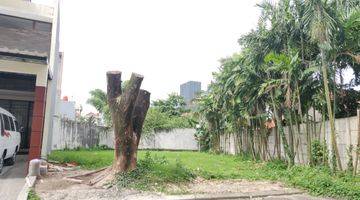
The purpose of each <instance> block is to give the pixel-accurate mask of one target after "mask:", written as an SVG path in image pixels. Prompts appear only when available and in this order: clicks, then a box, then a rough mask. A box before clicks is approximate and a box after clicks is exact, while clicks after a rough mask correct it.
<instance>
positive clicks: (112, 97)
mask: <svg viewBox="0 0 360 200" xmlns="http://www.w3.org/2000/svg"><path fill="white" fill-rule="evenodd" d="M142 80H143V76H142V75H139V74H135V73H133V74H131V78H130V80H129V83H128V85H127V87H126V88H125V89H124V91H122V90H121V72H119V71H110V72H107V98H108V103H109V108H110V112H111V117H112V121H113V128H114V135H115V145H114V148H115V150H114V157H115V158H114V164H113V170H114V171H115V172H124V171H131V170H133V169H135V168H136V162H137V149H138V145H139V141H140V137H141V132H142V126H143V123H144V120H145V116H146V113H147V110H148V108H149V104H150V93H149V92H147V91H145V90H140V86H141V83H142Z"/></svg>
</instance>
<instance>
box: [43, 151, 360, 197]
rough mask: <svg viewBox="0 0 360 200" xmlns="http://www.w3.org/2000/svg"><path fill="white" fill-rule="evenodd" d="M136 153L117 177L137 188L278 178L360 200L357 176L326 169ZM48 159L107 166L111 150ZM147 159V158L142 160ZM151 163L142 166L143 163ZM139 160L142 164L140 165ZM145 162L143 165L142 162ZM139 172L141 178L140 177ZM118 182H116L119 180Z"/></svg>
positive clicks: (318, 191) (187, 154) (61, 153)
mask: <svg viewBox="0 0 360 200" xmlns="http://www.w3.org/2000/svg"><path fill="white" fill-rule="evenodd" d="M150 154H151V158H150V159H151V160H153V161H149V156H146V151H140V152H139V156H138V157H139V170H138V171H136V172H134V173H132V174H125V175H123V177H120V180H121V181H125V182H126V183H128V182H134V181H135V182H136V184H135V185H133V186H134V187H136V188H140V189H145V190H147V189H149V187H150V185H151V183H159V185H162V186H163V185H164V184H165V183H180V182H186V181H190V180H191V179H192V178H193V176H201V177H203V178H206V179H247V180H273V181H281V182H284V183H286V184H288V185H290V186H293V187H297V188H302V189H305V190H307V191H309V192H310V193H312V194H315V195H323V196H332V197H339V198H341V199H359V200H360V177H359V176H357V177H353V176H351V175H349V174H346V173H338V174H336V175H333V174H332V173H331V171H330V170H329V169H327V168H316V167H309V166H295V167H292V168H290V169H288V168H287V167H286V165H285V164H284V163H283V162H281V161H272V162H256V161H252V160H250V159H247V158H243V157H239V156H230V155H214V154H209V153H200V152H170V151H150ZM49 159H50V160H56V161H59V162H76V163H78V164H79V165H80V166H81V167H83V168H87V169H96V168H100V167H105V166H108V165H111V163H112V160H113V151H111V150H102V151H98V150H79V151H54V152H53V153H52V154H51V155H50V156H49ZM146 160H148V161H146ZM149 162H150V163H152V164H151V166H150V167H149V166H147V167H145V168H144V167H143V166H141V165H145V166H146V165H147V164H146V163H149ZM141 163H142V164H141ZM144 163H145V164H144ZM140 174H142V175H143V176H142V177H144V178H139V177H141V175H140ZM121 181H120V183H121Z"/></svg>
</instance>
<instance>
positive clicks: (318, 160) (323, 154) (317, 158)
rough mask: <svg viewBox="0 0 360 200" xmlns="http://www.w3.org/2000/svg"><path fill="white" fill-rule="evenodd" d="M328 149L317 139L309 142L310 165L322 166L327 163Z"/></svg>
mask: <svg viewBox="0 0 360 200" xmlns="http://www.w3.org/2000/svg"><path fill="white" fill-rule="evenodd" d="M328 155H329V151H328V150H327V146H326V144H323V143H321V142H320V141H319V140H314V141H313V142H312V143H311V162H310V163H311V165H312V166H323V165H327V164H328V160H329V159H328Z"/></svg>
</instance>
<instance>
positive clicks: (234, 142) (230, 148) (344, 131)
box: [220, 116, 359, 167]
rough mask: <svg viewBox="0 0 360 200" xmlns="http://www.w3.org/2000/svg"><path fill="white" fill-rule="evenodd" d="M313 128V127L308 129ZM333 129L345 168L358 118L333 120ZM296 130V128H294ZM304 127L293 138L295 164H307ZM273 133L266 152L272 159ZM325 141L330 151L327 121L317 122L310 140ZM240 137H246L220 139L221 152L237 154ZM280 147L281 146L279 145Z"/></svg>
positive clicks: (228, 135)
mask: <svg viewBox="0 0 360 200" xmlns="http://www.w3.org/2000/svg"><path fill="white" fill-rule="evenodd" d="M284 128H285V134H286V136H287V137H288V132H289V127H284ZM310 128H314V127H310ZM335 128H336V134H337V142H338V147H339V153H340V158H341V162H342V165H343V167H346V166H347V162H348V157H347V149H348V148H349V145H350V144H352V145H353V146H354V151H353V157H354V158H355V148H356V145H357V138H358V131H359V130H358V117H357V116H355V117H349V118H341V119H336V120H335ZM294 129H295V130H296V128H294ZM305 130H306V126H305V124H301V126H300V137H299V138H295V140H294V141H295V146H297V147H295V152H296V156H295V162H297V163H301V164H304V163H307V162H308V156H307V143H306V134H305ZM274 133H275V131H274V130H273V131H272V132H271V133H270V135H269V139H268V151H269V153H270V155H271V156H272V157H276V151H275V134H274ZM324 136H325V140H326V141H327V145H328V149H330V124H329V122H328V121H326V122H325V129H324V123H322V122H317V123H316V131H315V134H313V135H312V140H315V139H320V141H323V140H324ZM240 137H242V139H243V141H244V140H246V139H247V138H246V136H239V135H238V134H224V135H222V136H221V137H220V147H221V150H222V151H223V152H225V153H228V154H237V153H239V151H240V149H239V145H238V144H239V140H240ZM281 146H282V145H281ZM281 155H282V156H283V157H284V155H285V154H284V149H281Z"/></svg>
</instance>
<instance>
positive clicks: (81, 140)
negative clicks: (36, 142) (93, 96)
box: [52, 118, 199, 150]
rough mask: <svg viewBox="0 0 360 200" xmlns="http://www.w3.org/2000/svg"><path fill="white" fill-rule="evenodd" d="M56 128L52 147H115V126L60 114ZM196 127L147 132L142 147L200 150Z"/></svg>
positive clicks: (140, 146) (56, 148) (142, 140)
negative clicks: (95, 123) (94, 123)
mask: <svg viewBox="0 0 360 200" xmlns="http://www.w3.org/2000/svg"><path fill="white" fill-rule="evenodd" d="M54 124H55V126H56V127H55V128H54V134H53V135H54V136H53V143H52V149H53V150H60V149H75V148H78V147H82V148H91V147H96V146H101V145H105V146H107V147H110V148H113V147H114V134H113V131H112V129H110V128H106V127H102V126H95V125H93V124H90V123H86V122H76V121H71V120H66V119H60V118H58V119H57V120H56V123H54ZM194 134H195V129H174V130H171V131H163V132H158V133H152V134H146V135H144V136H143V137H142V138H141V140H140V144H139V148H140V149H161V150H198V149H199V148H198V142H197V141H196V139H195V136H194Z"/></svg>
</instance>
